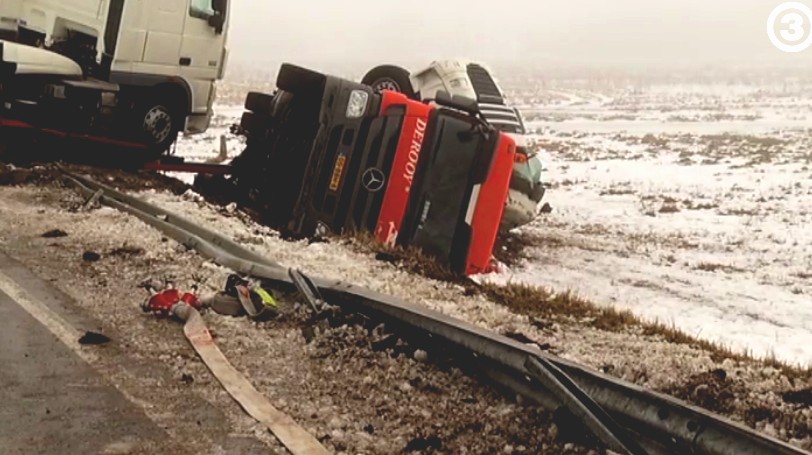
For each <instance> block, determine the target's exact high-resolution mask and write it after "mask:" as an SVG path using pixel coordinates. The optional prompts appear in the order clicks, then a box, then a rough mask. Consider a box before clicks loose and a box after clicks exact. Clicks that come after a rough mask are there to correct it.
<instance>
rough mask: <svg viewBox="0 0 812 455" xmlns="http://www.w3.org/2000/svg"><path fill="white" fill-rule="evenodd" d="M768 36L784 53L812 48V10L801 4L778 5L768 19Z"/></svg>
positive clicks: (786, 3) (787, 3)
mask: <svg viewBox="0 0 812 455" xmlns="http://www.w3.org/2000/svg"><path fill="white" fill-rule="evenodd" d="M767 36H768V37H769V38H770V42H772V43H773V45H774V46H775V47H777V48H778V49H780V50H782V51H784V52H801V51H804V50H806V49H807V48H808V47H809V46H812V9H811V8H809V7H808V6H806V5H804V4H803V3H801V2H785V3H782V4H780V5H778V7H777V8H775V9H774V10H773V12H772V14H770V17H769V19H767Z"/></svg>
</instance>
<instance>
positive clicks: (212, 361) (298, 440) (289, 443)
mask: <svg viewBox="0 0 812 455" xmlns="http://www.w3.org/2000/svg"><path fill="white" fill-rule="evenodd" d="M173 313H174V314H175V315H176V316H177V317H179V318H180V319H182V320H184V321H185V324H184V326H183V333H184V334H185V335H186V338H187V339H188V340H189V342H190V343H191V344H192V346H193V347H194V349H195V351H196V352H197V354H198V355H199V356H200V358H201V359H202V360H203V363H205V364H206V366H207V367H208V368H209V370H210V371H211V373H212V374H213V375H214V377H216V378H217V380H218V381H220V384H222V385H223V388H225V389H226V392H228V394H229V395H231V397H232V398H234V400H235V401H237V403H239V404H240V406H241V407H242V408H243V409H244V410H245V412H247V413H248V415H250V416H251V417H253V418H254V419H256V420H257V421H258V422H260V423H262V424H263V425H265V426H266V427H267V428H268V429H269V430H270V431H271V433H273V434H274V436H276V438H277V439H279V442H281V443H282V444H283V445H284V446H285V447H286V448H287V449H288V450H289V451H290V452H291V453H292V454H293V455H328V454H329V453H330V452H328V451H327V449H326V448H324V446H322V445H321V443H320V442H319V441H318V440H317V439H316V438H315V437H313V435H311V434H310V433H308V432H307V431H306V430H305V429H304V428H302V427H301V426H299V424H297V423H296V422H295V421H294V420H293V419H292V418H291V417H290V416H289V415H287V414H285V413H283V412H282V411H280V410H278V409H276V408H275V407H274V406H273V405H272V404H271V402H270V401H269V400H268V399H267V398H266V397H265V396H264V395H262V394H261V393H259V391H257V389H255V388H254V386H253V385H251V383H250V382H249V381H248V379H246V378H245V376H243V375H242V374H241V373H240V372H239V371H237V369H236V368H234V366H233V365H231V363H229V361H228V359H226V357H225V355H223V352H222V351H220V349H219V348H218V347H217V345H216V344H214V339H213V338H212V336H211V333H210V332H209V329H208V328H207V327H206V323H205V322H204V321H203V318H202V317H201V316H200V313H198V311H197V310H196V309H194V308H193V307H191V306H189V305H187V304H178V305H175V306H174V307H173Z"/></svg>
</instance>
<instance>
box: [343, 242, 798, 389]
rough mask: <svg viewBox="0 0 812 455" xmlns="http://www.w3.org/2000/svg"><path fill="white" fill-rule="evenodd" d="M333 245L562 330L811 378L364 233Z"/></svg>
mask: <svg viewBox="0 0 812 455" xmlns="http://www.w3.org/2000/svg"><path fill="white" fill-rule="evenodd" d="M339 239H340V241H343V242H345V243H347V244H349V245H350V246H352V247H354V248H356V249H357V250H359V251H360V252H362V253H367V254H372V255H374V256H375V257H376V258H377V259H378V260H383V261H385V262H390V263H394V264H398V265H399V266H400V267H403V268H404V269H405V270H407V271H409V272H411V273H415V274H418V275H421V276H423V277H426V278H430V279H434V280H438V281H445V282H451V283H454V284H458V285H460V286H462V287H463V288H465V292H466V293H467V294H471V295H476V294H482V295H485V296H486V297H487V298H488V299H489V300H491V301H493V302H494V303H496V304H499V305H503V306H505V307H507V308H509V309H510V310H511V311H512V312H514V313H517V314H521V315H525V316H528V317H531V318H535V319H540V320H544V321H547V322H557V323H563V324H567V323H569V324H571V323H573V321H578V323H579V324H585V325H588V326H591V327H593V328H595V329H598V330H603V331H607V332H628V331H636V332H638V333H642V334H643V335H645V336H651V337H659V338H661V339H663V340H664V341H667V342H669V343H675V344H682V345H688V346H691V347H694V348H697V349H700V350H702V351H705V352H708V353H709V354H710V356H711V358H712V359H713V360H714V361H716V362H721V361H723V360H725V359H730V360H734V361H745V362H752V363H756V364H762V365H763V366H765V367H771V368H774V369H776V370H779V371H780V372H781V373H783V374H784V375H785V376H787V378H789V379H807V378H809V377H810V376H812V365H810V366H801V365H792V364H789V363H786V362H783V361H781V360H778V359H776V358H775V357H767V358H758V357H755V356H752V355H750V354H748V353H739V352H735V351H733V350H731V349H730V348H729V347H727V346H724V345H722V344H719V343H714V342H712V341H708V340H703V339H700V338H697V337H695V336H692V335H688V334H686V333H685V332H683V331H681V330H679V329H677V328H676V327H674V326H672V325H666V324H662V323H659V322H651V321H645V320H642V319H640V318H639V317H637V316H635V315H634V314H632V313H631V312H629V311H625V310H618V309H615V308H607V307H603V306H600V305H598V304H596V303H594V302H591V301H589V300H587V299H584V298H582V297H580V296H578V295H577V294H575V293H573V292H570V291H565V292H555V291H553V290H551V289H547V288H543V287H538V286H528V285H524V284H507V285H497V284H477V283H474V282H472V281H470V280H468V279H466V278H465V277H461V276H459V275H456V274H454V273H452V272H451V271H449V270H448V269H447V268H446V267H443V266H442V265H440V264H438V263H437V261H435V260H434V259H432V258H430V257H428V256H426V255H424V254H423V253H422V252H420V251H419V250H417V249H414V248H408V249H404V248H400V247H390V246H386V245H383V244H381V243H379V242H377V241H376V240H375V239H374V238H373V237H372V236H371V235H369V234H367V233H355V234H349V235H345V236H342V237H340V238H339ZM519 243H520V242H519ZM520 248H521V246H520V245H518V244H514V245H512V247H511V250H513V251H511V252H509V254H517V251H518V250H520Z"/></svg>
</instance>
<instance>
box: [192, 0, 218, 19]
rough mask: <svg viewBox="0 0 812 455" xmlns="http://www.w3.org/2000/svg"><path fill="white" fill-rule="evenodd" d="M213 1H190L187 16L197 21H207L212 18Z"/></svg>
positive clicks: (213, 12)
mask: <svg viewBox="0 0 812 455" xmlns="http://www.w3.org/2000/svg"><path fill="white" fill-rule="evenodd" d="M212 1H213V0H192V3H191V5H190V6H189V14H190V15H191V16H192V17H196V18H198V19H208V18H210V17H212V16H214V14H215V11H214V6H213V5H212Z"/></svg>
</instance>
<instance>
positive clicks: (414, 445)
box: [403, 436, 443, 453]
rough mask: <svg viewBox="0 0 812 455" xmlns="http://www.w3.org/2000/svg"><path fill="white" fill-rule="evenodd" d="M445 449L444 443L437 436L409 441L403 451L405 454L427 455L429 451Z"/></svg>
mask: <svg viewBox="0 0 812 455" xmlns="http://www.w3.org/2000/svg"><path fill="white" fill-rule="evenodd" d="M442 448H443V441H441V440H440V438H438V437H437V436H428V437H416V438H414V439H412V440H411V441H409V443H408V444H407V445H406V447H405V448H404V449H403V451H404V452H406V453H409V452H420V453H425V452H426V451H428V450H429V449H434V450H440V449H442Z"/></svg>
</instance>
